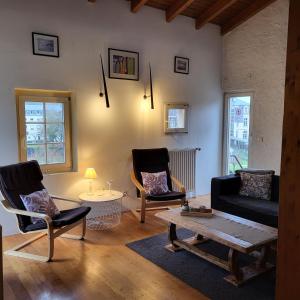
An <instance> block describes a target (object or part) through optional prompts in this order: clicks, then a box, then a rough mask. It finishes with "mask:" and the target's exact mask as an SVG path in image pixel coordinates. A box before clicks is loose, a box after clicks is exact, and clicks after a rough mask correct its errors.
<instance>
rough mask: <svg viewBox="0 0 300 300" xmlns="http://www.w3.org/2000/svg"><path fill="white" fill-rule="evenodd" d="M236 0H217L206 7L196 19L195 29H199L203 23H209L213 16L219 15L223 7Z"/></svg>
mask: <svg viewBox="0 0 300 300" xmlns="http://www.w3.org/2000/svg"><path fill="white" fill-rule="evenodd" d="M237 1H238V0H218V1H216V2H215V3H214V4H213V5H211V6H210V7H209V8H207V9H206V10H205V11H204V12H203V13H202V14H200V15H199V17H198V18H197V19H196V29H200V28H201V27H203V26H204V25H205V24H207V23H209V22H210V21H211V20H213V19H214V18H215V17H217V16H219V15H220V14H221V13H222V12H223V11H224V10H225V9H227V8H228V7H230V6H231V5H232V4H234V3H235V2H237Z"/></svg>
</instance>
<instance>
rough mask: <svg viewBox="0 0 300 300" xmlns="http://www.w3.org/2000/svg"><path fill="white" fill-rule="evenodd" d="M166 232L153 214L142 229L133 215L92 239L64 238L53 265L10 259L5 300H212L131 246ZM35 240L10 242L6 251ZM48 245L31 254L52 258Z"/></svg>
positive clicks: (35, 247) (36, 247) (6, 260)
mask: <svg viewBox="0 0 300 300" xmlns="http://www.w3.org/2000/svg"><path fill="white" fill-rule="evenodd" d="M165 231H166V224H165V223H163V222H162V221H160V220H159V219H157V218H156V217H154V212H151V213H147V220H146V223H145V224H140V223H139V222H138V221H137V220H136V218H135V217H134V216H133V215H132V214H131V213H130V212H128V213H124V214H123V217H122V223H121V225H119V226H118V227H116V228H114V229H112V230H109V231H89V230H88V231H87V236H86V240H85V241H84V242H83V241H74V240H68V239H63V238H58V239H56V241H55V243H56V244H55V252H54V258H53V262H51V263H38V262H33V261H29V260H25V259H21V258H15V257H10V256H6V255H5V256H4V297H5V298H4V299H5V300H10V299H17V300H27V299H34V300H36V299H39V300H40V299H41V300H46V299H51V300H59V299H68V300H70V299H84V300H90V299H91V300H94V299H95V300H97V299H101V300H104V299H166V300H169V299H173V300H174V299H180V300H184V299H207V298H206V297H205V296H203V295H201V294H200V293H199V292H198V291H196V290H194V289H193V288H191V287H189V286H188V285H186V284H185V283H184V282H182V281H180V280H179V279H177V278H176V277H174V276H172V275H171V274H169V273H167V272H166V271H164V270H162V269H161V268H160V267H158V266H156V265H154V264H153V263H151V262H150V261H148V260H146V259H144V258H143V257H141V256H139V255H138V254H136V253H135V252H133V251H132V250H130V249H129V248H127V247H126V246H125V244H126V243H128V242H131V241H135V240H139V239H143V238H145V237H148V236H152V235H155V234H158V233H161V232H165ZM28 237H30V236H23V235H15V236H11V237H6V238H4V241H3V243H4V250H6V249H8V248H10V247H12V246H14V245H15V244H18V243H20V242H22V241H23V240H25V238H28ZM46 244H47V243H45V240H43V239H41V240H39V241H37V242H36V243H35V244H33V246H30V247H28V250H30V251H32V252H33V251H35V252H36V253H38V254H40V253H39V252H40V251H42V252H43V253H46V251H47V248H46Z"/></svg>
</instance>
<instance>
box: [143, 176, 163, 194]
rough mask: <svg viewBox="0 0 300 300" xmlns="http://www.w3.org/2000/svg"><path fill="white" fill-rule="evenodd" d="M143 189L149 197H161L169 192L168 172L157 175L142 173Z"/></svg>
mask: <svg viewBox="0 0 300 300" xmlns="http://www.w3.org/2000/svg"><path fill="white" fill-rule="evenodd" d="M141 174H142V179H143V187H144V189H145V192H146V194H148V195H161V194H165V193H168V192H169V187H168V180H167V173H166V171H163V172H157V173H148V172H141Z"/></svg>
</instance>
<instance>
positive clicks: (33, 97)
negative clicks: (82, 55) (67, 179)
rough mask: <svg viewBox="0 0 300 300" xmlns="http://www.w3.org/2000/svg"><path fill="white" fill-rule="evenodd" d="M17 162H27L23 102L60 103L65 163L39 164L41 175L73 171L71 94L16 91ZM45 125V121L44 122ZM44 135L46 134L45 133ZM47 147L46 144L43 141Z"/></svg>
mask: <svg viewBox="0 0 300 300" xmlns="http://www.w3.org/2000/svg"><path fill="white" fill-rule="evenodd" d="M16 100H17V125H18V148H19V160H20V161H27V143H26V120H25V102H26V101H29V102H42V103H62V104H63V106H64V123H63V124H64V139H65V140H64V145H65V162H64V163H55V164H43V165H42V164H41V165H40V166H41V170H42V172H43V173H46V174H52V173H62V172H70V171H72V169H73V151H72V119H71V92H59V91H57V92H56V91H44V90H19V89H17V90H16ZM45 123H46V120H45ZM45 134H46V132H45ZM45 144H46V145H47V142H46V141H45Z"/></svg>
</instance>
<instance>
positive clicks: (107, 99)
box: [99, 54, 109, 107]
mask: <svg viewBox="0 0 300 300" xmlns="http://www.w3.org/2000/svg"><path fill="white" fill-rule="evenodd" d="M100 61H101V71H102V80H103V86H104V94H103V92H102V90H101V84H100V94H99V96H100V97H103V96H104V95H105V101H106V107H109V97H108V92H107V85H106V79H105V73H104V68H103V61H102V55H101V54H100ZM100 78H101V76H100ZM100 80H101V79H100Z"/></svg>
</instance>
